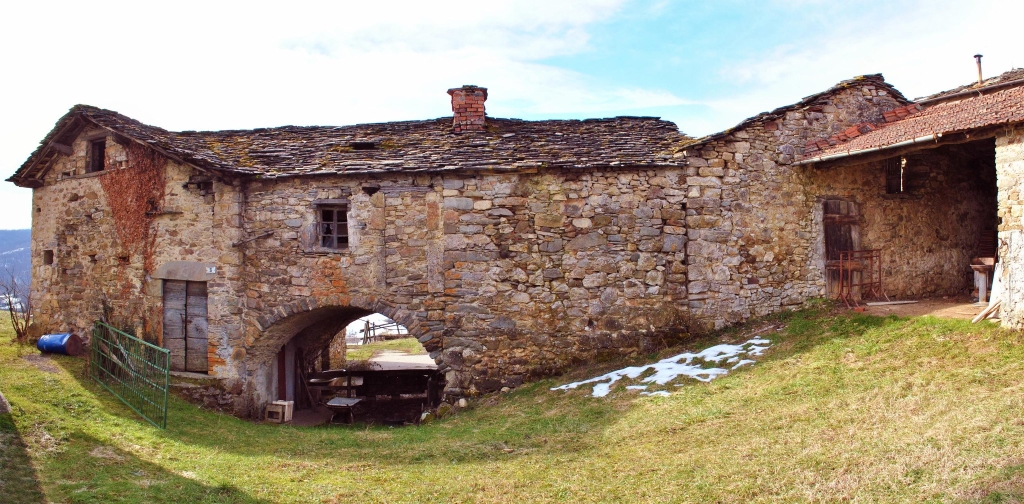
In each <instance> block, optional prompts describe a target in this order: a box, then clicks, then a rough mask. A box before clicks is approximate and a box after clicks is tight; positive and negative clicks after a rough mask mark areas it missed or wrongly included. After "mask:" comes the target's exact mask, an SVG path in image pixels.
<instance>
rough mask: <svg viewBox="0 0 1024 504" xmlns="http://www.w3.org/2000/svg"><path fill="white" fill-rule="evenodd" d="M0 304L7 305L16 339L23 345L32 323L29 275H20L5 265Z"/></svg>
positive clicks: (1, 277)
mask: <svg viewBox="0 0 1024 504" xmlns="http://www.w3.org/2000/svg"><path fill="white" fill-rule="evenodd" d="M0 304H2V305H6V308H7V313H8V314H9V315H10V317H11V326H12V327H13V328H14V336H15V339H17V341H19V342H22V343H24V342H26V341H28V328H29V324H30V323H31V322H32V299H31V292H30V289H29V281H28V275H25V274H21V275H19V274H18V273H17V272H16V271H14V270H12V269H11V267H10V266H9V265H4V273H3V276H0Z"/></svg>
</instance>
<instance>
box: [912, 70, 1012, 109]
mask: <svg viewBox="0 0 1024 504" xmlns="http://www.w3.org/2000/svg"><path fill="white" fill-rule="evenodd" d="M1021 79H1024V68H1014V69H1013V70H1010V71H1008V72H1003V73H1001V74H999V75H997V76H995V77H989V78H987V79H984V80H982V81H981V84H979V83H977V82H972V83H970V84H965V85H963V86H959V87H955V88H953V89H948V90H946V91H942V92H939V93H935V94H932V95H928V96H924V97H921V98H915V99H914V101H915V102H930V101H933V100H938V99H942V98H946V97H949V96H952V95H956V94H959V93H962V92H964V91H977V90H981V89H985V88H990V87H992V86H996V85H1000V84H1006V83H1011V82H1013V81H1017V80H1021Z"/></svg>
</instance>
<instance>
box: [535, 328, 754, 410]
mask: <svg viewBox="0 0 1024 504" xmlns="http://www.w3.org/2000/svg"><path fill="white" fill-rule="evenodd" d="M769 347H771V341H769V340H766V339H764V338H760V337H758V338H753V339H750V340H747V341H745V342H743V343H740V344H739V345H727V344H722V345H715V346H712V347H708V348H705V349H704V350H701V351H700V352H697V353H691V352H685V353H681V354H679V355H674V356H672V357H668V358H666V359H662V360H660V361H658V362H655V363H654V364H648V365H646V366H630V367H626V368H622V369H619V370H616V371H612V372H610V373H605V374H603V375H601V376H597V377H594V378H591V379H589V380H582V381H578V382H573V383H567V384H565V385H562V386H559V387H553V388H552V389H551V390H572V389H575V388H577V387H579V386H581V385H588V384H591V383H593V384H594V390H593V394H592V395H593V396H594V397H604V396H607V395H608V393H609V392H611V388H612V385H614V384H615V383H616V382H618V381H619V380H621V379H623V378H630V379H636V378H639V377H640V376H641V375H643V374H645V373H648V372H651V371H653V373H652V374H651V375H650V376H647V377H646V378H644V379H643V380H641V382H643V383H655V384H657V385H665V384H666V383H668V382H670V381H672V380H675V379H676V378H678V377H680V376H685V377H688V378H693V379H694V380H699V381H702V382H709V381H711V380H714V379H715V378H718V377H719V376H723V375H726V374H729V370H727V369H723V368H720V367H711V368H705V367H703V366H702V364H706V363H714V364H719V363H721V362H725V363H728V364H732V363H735V365H733V366H732V368H731V369H736V368H738V367H740V366H745V365H749V364H753V363H754V361H753V360H751V359H744V358H743V357H757V356H760V355H763V354H764V352H765V350H768V348H769ZM646 388H647V385H630V386H627V387H626V389H628V390H646ZM659 392H661V393H659ZM641 394H644V395H659V396H661V395H668V392H665V391H664V390H661V391H657V392H641Z"/></svg>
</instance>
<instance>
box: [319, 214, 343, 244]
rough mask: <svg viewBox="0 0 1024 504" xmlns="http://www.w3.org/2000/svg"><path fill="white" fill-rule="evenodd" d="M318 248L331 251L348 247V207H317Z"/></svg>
mask: <svg viewBox="0 0 1024 504" xmlns="http://www.w3.org/2000/svg"><path fill="white" fill-rule="evenodd" d="M317 211H318V213H319V218H320V222H319V229H320V233H319V238H320V246H321V247H326V248H333V249H342V248H345V247H348V205H321V206H317Z"/></svg>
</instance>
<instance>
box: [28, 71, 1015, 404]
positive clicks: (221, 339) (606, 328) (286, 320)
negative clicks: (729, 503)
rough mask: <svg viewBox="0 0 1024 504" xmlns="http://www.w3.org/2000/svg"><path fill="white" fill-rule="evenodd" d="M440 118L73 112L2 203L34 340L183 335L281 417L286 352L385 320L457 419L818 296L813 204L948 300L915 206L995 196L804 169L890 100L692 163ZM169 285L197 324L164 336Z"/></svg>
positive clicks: (848, 107) (748, 125) (954, 239)
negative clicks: (22, 221)
mask: <svg viewBox="0 0 1024 504" xmlns="http://www.w3.org/2000/svg"><path fill="white" fill-rule="evenodd" d="M449 94H450V95H451V97H452V108H453V112H454V117H453V118H452V117H449V118H441V119H436V120H427V121H407V122H393V123H382V124H366V125H357V126H346V127H282V128H270V129H258V130H246V131H216V132H189V131H186V132H169V131H166V130H163V129H160V128H156V127H152V126H147V125H144V124H142V123H140V122H138V121H135V120H133V119H130V118H127V117H125V116H122V115H120V114H117V113H116V112H111V111H107V110H103V109H97V108H95V107H89V106H82V105H80V106H76V107H74V108H73V109H71V111H70V112H69V113H68V114H67V115H65V116H64V117H63V118H62V119H61V120H60V121H59V122H58V123H57V125H56V127H55V128H54V130H53V131H52V132H51V133H50V134H49V135H47V137H46V138H44V139H43V142H42V144H41V146H40V148H39V149H38V150H37V151H36V152H35V153H33V154H32V156H31V157H30V158H29V160H28V161H26V163H25V164H24V165H23V166H22V168H21V169H20V170H19V171H18V172H17V173H16V174H15V176H14V177H12V179H11V180H12V181H14V182H15V183H18V184H20V185H23V186H26V187H32V188H33V212H34V213H33V215H34V216H35V218H34V221H33V233H32V237H33V287H32V294H33V297H34V299H35V300H36V305H35V320H36V323H37V324H38V325H39V326H40V328H41V330H42V331H45V332H55V331H68V330H71V331H76V332H78V333H79V334H82V335H83V336H88V334H89V331H90V325H91V323H92V321H94V320H96V319H99V318H101V317H104V318H106V319H108V320H113V321H115V322H117V323H118V324H120V325H122V326H125V327H132V328H134V329H135V331H136V332H137V333H138V334H140V335H143V336H144V337H145V338H146V339H148V340H151V341H153V342H155V343H157V344H161V345H165V346H167V345H169V344H170V343H169V342H170V341H171V338H172V337H173V335H171V332H173V331H176V330H179V329H178V328H180V327H184V329H181V330H184V331H185V332H186V333H188V331H192V330H200V333H202V336H204V337H205V340H204V339H200V338H199V337H198V336H196V337H193V336H192V335H189V334H191V333H188V334H186V337H185V338H184V339H183V340H182V341H186V342H189V343H188V345H191V346H185V347H184V348H185V349H184V350H178V351H184V352H193V353H192V357H195V354H194V352H202V354H203V355H205V362H206V363H207V364H208V365H207V367H206V369H205V373H206V374H207V375H208V376H209V377H210V378H212V379H214V380H216V382H217V383H219V384H220V386H219V387H217V388H216V390H218V392H216V394H220V396H219V397H217V398H216V399H215V400H213V401H212V402H213V403H216V404H230V405H231V407H232V408H233V409H234V411H235V412H236V413H237V414H250V413H252V412H254V411H257V410H258V409H259V406H260V405H262V404H264V403H266V402H267V401H270V400H274V399H276V398H277V395H278V390H279V388H278V386H279V385H280V384H281V383H283V382H282V376H280V371H279V370H280V369H283V368H282V367H280V366H281V364H280V361H279V359H281V358H282V357H281V356H282V355H284V353H283V350H282V349H283V348H284V347H285V346H286V345H298V346H300V347H301V346H303V345H306V346H308V347H312V346H315V345H323V344H324V342H325V341H329V340H330V339H331V338H332V337H334V335H335V334H336V333H337V332H338V331H339V330H340V329H341V328H342V327H344V325H345V324H347V323H348V322H350V321H352V320H354V319H356V318H358V317H360V316H363V315H367V314H370V313H374V312H376V313H381V314H384V315H386V316H388V317H390V318H392V319H394V320H395V321H397V322H399V323H401V324H402V325H404V326H406V327H407V328H408V329H409V331H410V333H412V334H413V335H415V336H416V337H417V338H418V339H419V341H420V342H421V343H422V344H423V345H424V347H425V348H426V349H427V350H428V351H429V352H430V355H431V357H433V358H434V359H435V360H436V361H437V362H438V364H439V366H440V367H441V369H443V370H444V371H445V373H446V379H447V383H446V389H445V393H446V394H447V395H448V396H449V397H462V396H472V395H475V394H480V393H487V392H491V391H494V390H498V389H500V388H502V387H515V386H518V385H520V384H522V383H524V382H525V381H527V380H530V379H535V378H537V377H541V376H546V375H550V374H553V373H558V372H560V371H563V370H565V369H567V368H569V367H570V366H572V365H575V364H579V363H583V362H588V361H592V360H594V359H597V358H601V357H603V356H612V355H627V354H636V353H650V352H654V351H656V350H658V349H660V348H662V347H664V346H665V345H669V344H672V343H675V342H677V341H679V340H680V339H682V338H685V337H687V334H688V331H689V330H691V329H692V328H694V327H722V326H725V325H727V324H731V323H735V322H739V321H742V320H745V319H747V318H749V317H753V316H759V315H764V314H767V313H771V312H774V311H778V310H781V309H786V308H791V307H797V306H799V305H800V304H801V303H803V302H804V301H806V300H807V299H808V298H812V297H819V296H823V295H825V294H826V286H827V279H826V276H827V275H826V263H827V258H826V257H825V252H824V249H825V247H824V242H823V237H822V235H823V224H822V201H823V200H825V199H829V198H833V199H834V198H842V199H844V200H849V201H850V202H852V203H853V204H854V205H856V206H857V207H859V208H860V209H862V211H861V212H860V215H858V218H859V219H861V221H860V222H861V224H860V226H861V227H862V228H863V230H862V231H861V232H859V234H858V240H861V241H862V242H863V243H862V245H864V246H886V247H903V248H909V249H910V250H921V251H925V250H928V251H930V252H929V254H930V255H927V257H928V259H924V260H916V261H904V260H900V259H896V258H894V257H892V256H890V258H889V259H888V261H889V262H888V263H887V264H886V268H887V271H888V272H889V278H890V283H889V284H888V288H889V289H890V292H891V293H908V294H916V293H927V294H945V293H955V292H961V291H962V290H963V289H964V288H965V286H966V284H967V283H968V281H967V280H966V279H965V278H960V277H956V278H953V279H945V280H943V279H942V278H943V277H942V275H941V274H939V273H937V271H939V270H941V264H940V263H947V262H948V261H954V262H958V263H959V262H964V261H967V260H969V257H970V256H971V253H972V252H973V251H972V250H971V248H972V246H973V245H972V243H973V242H972V240H973V237H974V234H975V229H974V228H973V227H971V226H967V225H965V226H961V227H955V228H952V229H949V230H948V232H945V233H935V232H934V230H933V228H934V226H932V225H930V224H929V223H928V219H933V218H935V213H936V212H935V211H931V210H929V208H934V205H932V204H931V203H929V201H932V200H933V199H934V198H942V199H943V200H944V201H947V202H948V204H949V205H951V206H950V208H953V209H954V210H956V211H957V212H960V213H961V214H963V215H965V216H971V215H979V216H983V215H984V214H985V212H986V211H987V210H986V208H982V207H979V206H978V204H977V203H976V201H977V200H979V199H981V198H989V197H994V196H993V195H994V193H995V189H994V187H990V185H994V179H993V182H992V184H988V183H975V182H973V181H972V179H970V178H969V177H964V176H963V175H962V172H960V171H958V168H957V166H958V165H957V164H956V163H954V162H951V161H950V159H952V158H954V157H956V156H957V155H960V154H962V153H960V154H958V152H960V151H956V149H957V148H956V147H951V148H950V149H952V150H951V151H950V152H946V153H945V154H941V155H938V156H935V155H931V154H922V155H921V157H920V159H921V162H920V163H918V164H916V165H914V166H916V168H915V170H916V171H915V172H914V173H917V174H918V178H917V179H916V182H915V183H916V184H918V185H917V186H915V187H918V188H919V189H918V190H917V191H916V193H915V195H914V196H913V198H909V197H903V198H902V199H900V198H886V197H881V196H878V194H879V189H878V188H879V187H880V186H879V184H882V186H881V187H884V177H882V179H879V177H878V175H877V174H878V171H879V170H880V168H879V166H878V165H877V163H875V164H872V163H874V161H871V162H864V163H858V164H850V165H848V166H842V167H835V168H834V169H831V170H821V169H818V168H816V167H814V166H813V165H811V166H808V165H799V164H796V163H795V162H796V161H797V160H799V159H801V157H802V156H803V155H804V153H805V150H810V147H809V146H812V145H816V144H815V142H822V141H825V142H826V143H825V145H829V144H828V143H827V140H828V139H830V138H834V137H835V136H836V135H839V134H844V132H849V133H850V134H851V135H853V132H852V131H851V128H852V129H854V130H857V128H863V125H865V124H880V123H884V122H885V114H887V113H892V111H894V110H898V109H899V110H903V109H905V107H907V104H908V103H909V102H908V100H906V99H905V98H903V96H902V95H900V94H899V92H898V91H896V90H895V89H893V88H892V87H891V86H889V85H888V84H886V83H885V82H884V81H883V80H882V78H881V76H865V77H860V78H856V79H852V80H850V81H844V82H842V83H840V84H839V85H837V86H836V87H834V88H832V89H829V90H827V91H825V92H822V93H819V94H816V95H813V96H811V97H808V98H805V99H804V100H803V101H801V102H799V103H797V104H794V105H791V106H788V107H783V108H781V109H777V110H775V111H773V112H770V113H765V114H761V115H759V116H756V117H753V118H751V119H748V120H747V121H744V122H743V123H741V124H740V125H738V126H737V127H736V128H733V129H730V130H728V131H726V132H722V133H719V134H716V135H712V136H710V137H706V138H704V139H700V140H694V139H691V138H689V137H686V136H685V135H683V134H681V133H679V132H678V130H677V128H676V126H675V125H674V124H672V123H669V122H666V121H661V120H658V119H656V118H643V117H619V118H614V119H596V120H586V121H521V120H516V119H495V118H490V117H486V114H485V112H484V100H485V99H486V98H487V90H486V89H484V88H479V87H476V86H463V87H461V88H455V89H452V90H449ZM857 131H859V130H857ZM1014 138H1017V137H1014ZM1004 143H1005V142H1004ZM1000 145H1002V144H1000ZM1002 152H1004V153H1005V152H1009V149H1006V148H1004V149H1003V151H1002ZM928 156H931V157H928ZM915 159H917V158H915ZM915 162H916V161H915ZM880 180H881V182H880ZM1000 191H1003V189H1000ZM1013 194H1016V192H1014V193H1013ZM915 198H916V199H915ZM992 206H993V207H994V203H993V205H992ZM1014 211H1015V210H1012V209H1011V210H1008V212H1014ZM993 212H994V210H993ZM1017 213H1019V212H1017ZM908 226H909V228H908ZM907 229H913V230H915V231H914V232H913V233H907V232H905V231H906V230H907ZM935 251H939V252H940V254H939V255H937V256H936V255H935V254H934V253H932V252H935ZM943 254H944V255H943ZM922 255H925V254H922ZM173 285H180V286H181V289H182V290H181V291H180V292H182V293H184V294H181V296H184V297H183V298H182V300H181V303H182V304H181V306H183V307H185V308H183V309H184V310H185V312H187V313H192V312H190V311H189V310H190V309H191V308H189V306H192V305H190V304H189V303H193V302H194V303H196V304H198V303H204V304H203V309H204V310H205V311H203V315H202V317H203V319H202V320H201V321H197V316H193V315H189V316H188V317H190V318H188V320H185V315H182V317H183V318H182V322H181V323H179V322H178V321H177V319H175V318H174V317H176V316H177V315H175V313H176V312H171V311H169V308H168V307H169V306H170V303H171V298H169V297H168V296H170V294H169V293H170V292H172V291H171V290H169V289H170V288H169V286H173ZM175 292H177V291H175ZM175 302H177V301H175ZM169 317H170V318H169ZM200 322H201V324H200ZM197 341H198V342H201V343H195V342H197ZM195 345H200V346H201V348H196V346H195ZM203 390H206V389H203Z"/></svg>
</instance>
